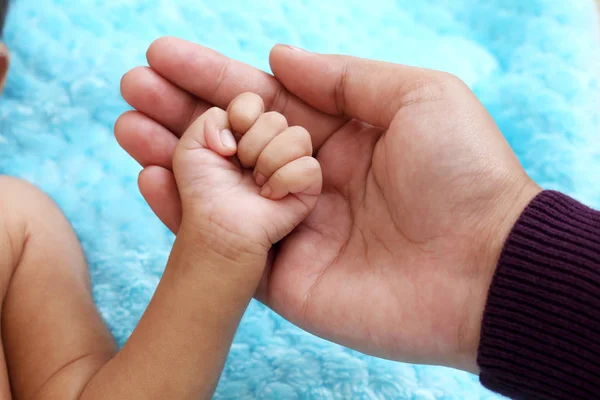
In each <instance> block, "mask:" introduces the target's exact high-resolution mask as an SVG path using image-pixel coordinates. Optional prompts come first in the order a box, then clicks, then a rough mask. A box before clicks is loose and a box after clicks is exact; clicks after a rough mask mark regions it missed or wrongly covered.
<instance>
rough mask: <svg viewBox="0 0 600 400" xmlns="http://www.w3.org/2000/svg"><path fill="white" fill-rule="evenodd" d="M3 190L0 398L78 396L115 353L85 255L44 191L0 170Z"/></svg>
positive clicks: (0, 217) (0, 219)
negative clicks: (95, 298)
mask: <svg viewBox="0 0 600 400" xmlns="http://www.w3.org/2000/svg"><path fill="white" fill-rule="evenodd" d="M0 193H2V196H1V197H0V299H1V301H2V311H1V323H2V350H3V353H4V358H5V361H6V365H4V363H2V366H1V367H0V398H2V399H9V398H10V393H11V391H12V395H13V396H14V398H18V399H20V398H24V399H28V398H34V397H35V398H44V399H45V398H50V399H54V398H56V399H74V398H78V397H79V394H80V393H81V392H82V391H83V389H84V387H85V385H86V384H87V383H88V381H89V380H90V378H91V377H92V376H93V375H94V374H95V373H96V372H97V370H98V369H100V368H101V367H102V366H103V365H104V364H106V362H107V361H108V360H110V359H111V357H112V356H113V355H114V353H115V351H116V347H115V344H114V342H113V340H112V337H111V335H110V334H109V331H108V329H107V328H106V326H105V325H104V323H103V321H102V320H101V318H100V315H99V314H98V312H97V311H96V308H95V305H94V302H93V300H92V295H91V288H90V281H89V276H88V271H87V267H86V262H85V259H84V255H83V253H82V251H81V248H80V247H79V244H78V242H77V238H76V236H75V234H74V232H73V230H72V229H71V227H70V225H69V223H68V222H67V220H66V219H65V218H64V216H63V215H62V213H61V212H60V210H59V209H58V208H57V207H56V206H55V205H54V203H53V202H52V201H51V200H50V199H49V198H48V197H46V196H45V195H44V194H42V193H41V192H40V191H38V190H37V189H35V188H33V187H32V186H30V185H28V184H26V183H24V182H21V181H19V180H16V179H12V178H8V177H1V176H0ZM7 370H8V372H7ZM9 383H10V387H9Z"/></svg>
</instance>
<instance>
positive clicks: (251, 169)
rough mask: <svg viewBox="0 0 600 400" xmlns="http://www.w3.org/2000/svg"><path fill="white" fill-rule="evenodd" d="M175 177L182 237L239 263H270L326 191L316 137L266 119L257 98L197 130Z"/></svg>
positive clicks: (243, 100) (215, 115) (180, 154)
mask: <svg viewBox="0 0 600 400" xmlns="http://www.w3.org/2000/svg"><path fill="white" fill-rule="evenodd" d="M232 131H233V133H235V135H236V136H238V137H240V140H239V143H237V142H236V139H235V138H234V135H233V134H232ZM173 171H174V174H175V179H176V181H177V186H178V189H179V194H180V196H181V202H182V208H183V216H182V228H181V230H183V229H187V232H189V231H193V232H195V234H194V235H193V236H194V237H195V238H197V239H198V240H200V241H202V244H203V245H204V246H208V248H209V249H210V250H211V251H212V252H216V253H217V254H219V255H221V256H225V257H227V258H230V259H232V260H235V261H242V260H247V257H248V256H251V257H255V256H259V257H261V258H264V259H266V256H267V253H268V251H269V250H270V248H271V246H272V245H273V244H274V243H276V242H278V241H280V240H281V239H283V238H284V237H285V236H286V235H288V234H289V233H290V232H291V231H292V230H293V229H294V228H295V227H296V226H297V225H298V224H299V223H300V222H302V221H303V220H304V219H305V218H306V217H307V216H308V214H309V213H310V212H311V211H312V210H313V208H314V207H315V205H316V203H317V199H318V196H319V194H320V193H321V186H322V175H321V167H320V165H319V162H318V161H317V160H316V159H315V158H313V157H312V143H311V137H310V135H309V133H308V132H307V131H306V130H305V129H304V128H301V127H298V126H294V127H288V125H287V121H286V119H285V117H284V116H283V115H281V114H279V113H274V112H268V113H264V105H263V102H262V99H261V98H260V97H259V96H258V95H255V94H252V93H245V94H242V95H240V96H238V97H237V98H236V99H234V100H233V101H232V102H231V103H230V105H229V108H228V110H227V111H224V110H222V109H219V108H211V109H210V110H208V111H207V112H205V113H204V114H203V115H201V116H200V117H199V118H198V119H197V120H196V121H195V122H193V123H192V124H191V126H190V127H189V128H188V129H187V131H186V132H185V133H184V134H183V136H182V138H181V140H180V142H179V144H178V146H177V148H176V150H175V153H174V156H173ZM260 262H261V263H262V264H261V267H262V266H263V265H264V260H261V261H260Z"/></svg>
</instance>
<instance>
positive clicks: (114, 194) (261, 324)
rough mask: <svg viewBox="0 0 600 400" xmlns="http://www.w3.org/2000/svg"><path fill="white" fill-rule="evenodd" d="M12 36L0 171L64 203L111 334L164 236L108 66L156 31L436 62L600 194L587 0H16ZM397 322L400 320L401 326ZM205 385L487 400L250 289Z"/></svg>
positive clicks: (539, 176) (304, 395)
mask: <svg viewBox="0 0 600 400" xmlns="http://www.w3.org/2000/svg"><path fill="white" fill-rule="evenodd" d="M13 3H14V4H13V7H12V10H11V13H10V15H9V19H8V23H7V31H6V38H5V39H6V42H7V44H8V46H9V47H10V49H11V51H12V52H13V58H12V69H11V71H10V75H9V78H8V82H7V87H6V91H5V94H4V96H3V98H1V100H0V173H3V174H9V175H15V176H19V177H22V178H24V179H27V180H29V181H31V182H33V183H35V184H37V185H39V186H40V187H41V188H43V189H44V190H46V191H47V192H48V193H50V195H51V196H52V197H53V198H54V199H55V200H56V201H57V202H58V203H59V205H60V206H61V207H62V208H63V209H64V211H65V212H66V214H67V215H68V217H69V218H70V220H71V221H72V223H73V224H74V226H75V229H76V231H77V233H78V235H79V237H80V239H81V241H82V243H83V246H84V248H85V251H86V254H87V257H88V259H89V261H90V268H91V273H92V279H93V284H94V295H95V298H96V300H97V303H98V305H99V308H100V310H101V312H102V315H103V317H104V318H105V320H106V321H107V323H108V324H109V326H110V328H111V330H112V332H113V333H114V335H115V336H116V337H117V339H118V340H119V342H120V343H121V344H122V343H124V341H125V340H126V338H127V337H128V335H129V334H130V333H131V331H132V330H133V328H134V326H135V324H136V322H137V321H138V319H139V318H140V316H141V314H142V312H143V311H144V309H145V307H146V306H147V304H148V301H149V300H150V297H151V296H152V293H153V291H154V289H155V287H156V285H157V283H158V280H159V277H160V274H161V272H162V270H163V268H164V265H165V261H166V257H167V255H168V252H169V248H170V244H171V243H172V240H173V238H172V235H171V234H170V233H168V232H167V231H166V229H165V228H164V227H162V226H161V224H160V223H159V222H158V221H157V219H156V218H155V217H154V216H153V214H152V213H151V212H150V210H149V209H148V207H147V206H146V205H145V203H144V201H143V200H142V198H141V196H140V195H139V194H138V190H137V187H136V178H137V174H138V172H139V167H138V166H137V165H136V164H135V163H134V162H133V161H132V160H130V159H129V158H128V157H127V156H126V155H125V153H124V152H123V151H122V150H121V149H120V148H119V147H118V145H117V143H116V142H115V140H114V138H113V135H112V128H113V124H114V121H115V120H116V118H117V117H118V115H119V114H120V113H121V112H123V111H124V110H126V108H127V107H126V105H125V104H124V102H123V101H122V99H121V97H120V95H119V80H120V77H121V76H122V74H123V73H125V72H126V71H127V70H128V69H130V68H131V67H134V66H136V65H140V64H145V58H144V53H145V50H146V48H147V46H148V45H149V44H150V42H151V41H152V40H153V39H155V38H157V37H159V36H162V35H167V34H168V35H174V36H180V37H183V38H186V39H191V40H194V41H197V42H199V43H202V44H204V45H206V46H210V47H213V48H215V49H217V50H219V51H221V52H223V53H225V54H226V55H228V56H231V57H235V58H237V59H240V60H242V61H245V62H247V63H250V64H252V65H254V66H256V67H259V68H262V69H265V70H268V63H267V55H268V52H269V49H270V47H271V46H272V45H273V44H275V43H276V42H284V43H288V44H293V45H297V46H301V47H305V48H308V49H310V50H314V51H321V52H332V53H347V54H352V55H357V56H362V57H369V58H375V59H380V60H387V61H393V62H399V63H407V64H414V65H419V66H424V67H429V68H436V69H442V70H445V71H449V72H452V73H455V74H457V75H459V76H460V77H461V78H463V79H464V80H465V81H466V82H467V83H468V84H469V85H470V86H471V88H472V89H473V90H474V91H475V93H476V94H477V96H478V97H479V98H480V99H481V100H482V101H483V102H484V104H485V105H486V107H488V109H489V110H490V112H491V113H492V115H493V116H494V118H495V119H496V121H497V123H498V124H499V125H500V127H501V129H502V131H503V132H504V134H505V135H506V137H507V138H508V140H509V141H510V143H511V145H512V146H513V148H514V149H515V151H516V152H517V154H518V156H519V158H520V160H521V161H522V163H523V165H524V166H525V168H526V169H527V171H528V172H529V173H530V174H531V176H533V178H534V179H535V180H536V181H537V182H538V183H539V184H541V185H543V186H544V187H545V188H554V189H559V190H562V191H565V192H567V193H568V194H570V195H573V196H575V197H577V198H578V199H580V200H582V201H584V202H586V203H588V204H590V205H592V206H596V207H597V206H600V179H599V178H598V176H599V175H600V143H599V142H600V106H599V103H598V99H599V98H600V89H599V76H598V71H599V70H600V64H599V58H598V55H599V54H600V44H599V40H598V38H599V37H600V35H599V33H598V30H597V27H598V23H597V20H596V14H595V9H594V3H593V1H592V0H570V1H565V0H487V1H484V0H481V1H474V0H435V1H434V0H421V1H419V0H406V1H405V0H397V1H386V0H370V1H357V0H344V1H324V0H321V1H317V0H290V1H275V0H271V1H268V0H263V1H259V0H255V1H242V0H235V1H234V0H221V1H207V0H205V1H202V0H177V1H172V0H156V1H142V0H126V1H125V0H102V1H100V0H18V1H15V2H13ZM398 329H402V327H398ZM215 397H216V398H217V399H229V398H231V399H246V398H262V399H346V398H358V399H392V398H394V399H396V398H399V399H419V400H426V399H461V400H462V399H483V398H497V396H495V395H493V394H491V393H489V392H487V391H485V390H484V389H483V388H482V387H481V386H480V385H479V383H478V381H477V379H476V378H475V377H473V376H470V375H468V374H465V373H460V372H457V371H451V370H448V369H444V368H437V367H421V366H410V365H405V364H398V363H391V362H387V361H382V360H377V359H373V358H370V357H366V356H363V355H360V354H357V353H355V352H352V351H349V350H346V349H343V348H341V347H339V346H336V345H333V344H329V343H326V342H324V341H322V340H320V339H317V338H315V337H313V336H311V335H308V334H306V333H304V332H302V331H301V330H299V329H297V328H295V327H293V326H291V325H290V324H288V323H287V322H285V321H283V320H281V319H280V318H278V317H276V316H274V315H273V314H272V313H271V312H270V311H268V310H267V309H265V308H263V307H262V306H260V305H259V304H257V303H253V304H252V305H251V306H250V308H249V310H248V312H247V314H246V316H245V318H244V321H243V323H242V325H241V327H240V330H239V332H238V334H237V338H236V341H235V344H234V345H233V348H232V350H231V355H230V358H229V361H228V364H227V368H226V370H225V373H224V375H223V378H222V380H221V384H220V386H219V389H218V391H217V394H216V395H215Z"/></svg>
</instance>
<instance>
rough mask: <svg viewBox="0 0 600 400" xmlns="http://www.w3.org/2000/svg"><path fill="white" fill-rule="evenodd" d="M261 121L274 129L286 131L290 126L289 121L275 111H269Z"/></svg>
mask: <svg viewBox="0 0 600 400" xmlns="http://www.w3.org/2000/svg"><path fill="white" fill-rule="evenodd" d="M260 119H261V120H262V121H263V122H264V123H266V124H268V125H269V126H272V127H274V128H279V129H285V128H287V126H288V124H287V119H286V118H285V117H284V116H283V115H282V114H279V113H278V112H275V111H269V112H266V113H264V114H263V115H262V116H261V117H260Z"/></svg>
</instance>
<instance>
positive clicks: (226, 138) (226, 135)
mask: <svg viewBox="0 0 600 400" xmlns="http://www.w3.org/2000/svg"><path fill="white" fill-rule="evenodd" d="M219 140H221V144H222V145H223V147H225V148H228V149H235V148H236V142H235V138H234V137H233V133H231V131H230V130H229V129H223V130H222V131H221V132H219Z"/></svg>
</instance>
